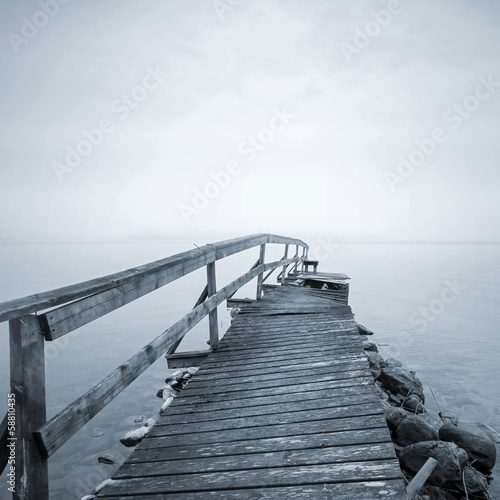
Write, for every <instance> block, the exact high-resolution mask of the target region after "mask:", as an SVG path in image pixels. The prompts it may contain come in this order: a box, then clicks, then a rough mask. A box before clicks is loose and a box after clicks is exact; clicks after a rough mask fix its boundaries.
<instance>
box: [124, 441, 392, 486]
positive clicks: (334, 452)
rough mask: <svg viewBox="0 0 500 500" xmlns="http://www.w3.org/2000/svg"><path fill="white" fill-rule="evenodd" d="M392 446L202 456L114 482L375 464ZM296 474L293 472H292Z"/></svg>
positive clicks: (152, 466)
mask: <svg viewBox="0 0 500 500" xmlns="http://www.w3.org/2000/svg"><path fill="white" fill-rule="evenodd" d="M395 457H396V455H395V453H394V445H393V444H392V443H377V444H374V443H372V444H369V445H366V444H363V445H352V446H322V449H321V453H317V451H316V450H310V449H303V450H289V451H274V452H272V453H252V454H251V455H248V454H245V455H239V456H238V457H234V456H230V457H227V456H223V457H213V456H212V457H208V458H205V457H199V458H197V459H178V460H175V461H168V462H167V463H166V462H160V461H155V462H149V463H137V462H134V463H131V464H128V463H126V464H124V465H123V467H121V468H120V470H119V472H118V473H117V474H116V475H115V479H126V478H133V477H137V478H141V477H142V478H144V477H149V476H162V475H165V474H167V473H168V474H169V475H171V474H193V473H199V472H201V471H205V472H226V471H234V470H255V469H268V468H276V467H291V466H294V467H295V466H300V465H320V464H335V463H342V462H356V461H366V462H370V461H374V460H387V459H391V458H395ZM292 473H293V472H292Z"/></svg>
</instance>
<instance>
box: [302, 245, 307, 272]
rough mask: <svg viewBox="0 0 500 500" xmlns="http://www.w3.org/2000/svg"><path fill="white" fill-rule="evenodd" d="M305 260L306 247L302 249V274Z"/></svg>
mask: <svg viewBox="0 0 500 500" xmlns="http://www.w3.org/2000/svg"><path fill="white" fill-rule="evenodd" d="M305 258H306V247H303V248H302V266H301V267H302V272H304V259H305Z"/></svg>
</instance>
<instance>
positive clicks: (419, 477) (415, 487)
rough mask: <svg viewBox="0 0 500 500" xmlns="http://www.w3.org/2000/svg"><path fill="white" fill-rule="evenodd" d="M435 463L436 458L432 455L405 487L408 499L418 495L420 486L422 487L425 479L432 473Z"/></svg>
mask: <svg viewBox="0 0 500 500" xmlns="http://www.w3.org/2000/svg"><path fill="white" fill-rule="evenodd" d="M437 464H438V461H437V460H436V459H434V458H432V457H429V458H428V459H427V462H425V464H424V465H423V466H422V468H421V469H420V470H419V471H418V472H417V474H416V476H415V477H414V478H413V479H412V480H411V482H410V484H409V485H408V487H407V488H406V495H407V497H408V500H413V499H414V498H415V497H416V496H417V495H418V493H419V491H420V488H422V486H423V485H424V484H425V482H426V481H427V479H429V476H430V475H431V474H432V472H433V470H434V469H435V468H436V466H437Z"/></svg>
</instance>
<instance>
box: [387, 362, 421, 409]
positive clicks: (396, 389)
mask: <svg viewBox="0 0 500 500" xmlns="http://www.w3.org/2000/svg"><path fill="white" fill-rule="evenodd" d="M379 380H380V382H382V384H383V385H384V386H385V387H386V388H387V389H389V390H390V391H391V392H392V393H393V394H402V395H403V396H408V395H409V394H415V395H416V396H418V397H419V398H420V399H421V400H422V403H424V402H425V398H424V388H423V386H422V382H420V380H419V379H418V378H417V377H416V376H415V375H414V374H413V373H411V372H409V371H408V370H405V369H404V368H401V367H400V366H392V365H389V366H386V367H385V368H382V372H381V374H380V377H379Z"/></svg>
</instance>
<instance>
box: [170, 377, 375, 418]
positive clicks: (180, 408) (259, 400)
mask: <svg viewBox="0 0 500 500" xmlns="http://www.w3.org/2000/svg"><path fill="white" fill-rule="evenodd" d="M369 393H373V387H371V386H370V385H368V384H366V385H361V386H347V387H338V388H335V387H334V388H327V389H319V390H317V391H310V392H300V393H299V392H292V393H289V392H286V393H284V394H275V395H272V396H254V397H248V398H241V399H223V400H220V399H219V400H214V401H203V402H201V401H198V402H197V401H195V400H193V399H192V398H191V399H189V400H186V401H183V399H182V398H177V399H176V400H175V401H174V403H173V404H172V405H171V406H170V407H169V409H168V413H167V414H166V416H165V418H170V416H172V415H177V414H180V415H187V414H189V413H196V412H203V411H213V412H215V411H224V410H233V409H238V408H249V407H250V408H254V409H255V408H257V407H262V406H266V405H275V404H282V403H294V402H301V401H310V400H313V401H314V400H316V399H341V398H343V397H346V396H361V397H362V396H363V395H365V394H369ZM256 411H258V410H256Z"/></svg>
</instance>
